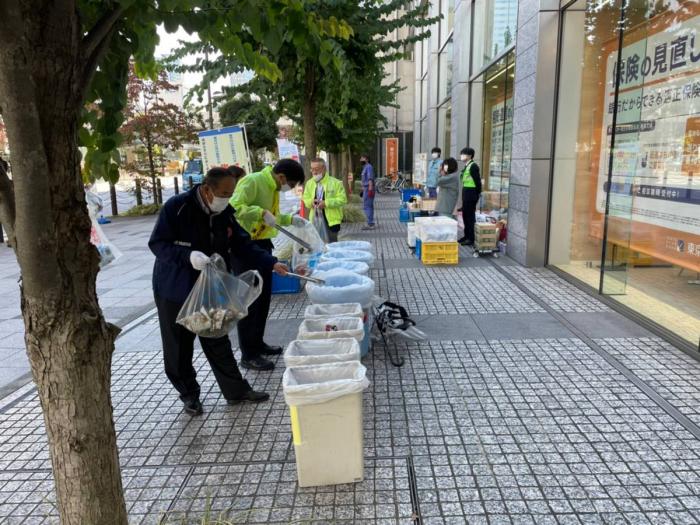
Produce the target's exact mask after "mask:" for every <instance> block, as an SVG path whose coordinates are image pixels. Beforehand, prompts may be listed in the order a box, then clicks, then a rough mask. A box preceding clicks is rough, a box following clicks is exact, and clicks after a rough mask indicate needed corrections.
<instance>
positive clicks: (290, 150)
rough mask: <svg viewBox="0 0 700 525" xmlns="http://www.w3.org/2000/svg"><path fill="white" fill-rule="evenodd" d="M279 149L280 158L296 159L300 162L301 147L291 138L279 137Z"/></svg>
mask: <svg viewBox="0 0 700 525" xmlns="http://www.w3.org/2000/svg"><path fill="white" fill-rule="evenodd" d="M285 134H286V133H285ZM277 150H278V152H279V158H280V159H294V160H296V161H297V162H299V159H300V157H299V148H298V147H297V145H296V144H294V142H292V141H291V140H288V139H286V138H279V139H277Z"/></svg>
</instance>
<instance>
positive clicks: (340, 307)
mask: <svg viewBox="0 0 700 525" xmlns="http://www.w3.org/2000/svg"><path fill="white" fill-rule="evenodd" d="M327 317H357V318H359V319H362V318H363V317H364V312H363V311H362V305H361V304H360V303H338V304H310V305H309V306H307V307H306V310H305V311H304V319H325V318H327Z"/></svg>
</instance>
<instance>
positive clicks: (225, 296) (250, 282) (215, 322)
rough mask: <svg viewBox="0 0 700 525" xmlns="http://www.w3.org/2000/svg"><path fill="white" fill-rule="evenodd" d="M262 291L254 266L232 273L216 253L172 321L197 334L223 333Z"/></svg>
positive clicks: (241, 315)
mask: <svg viewBox="0 0 700 525" xmlns="http://www.w3.org/2000/svg"><path fill="white" fill-rule="evenodd" d="M261 292H262V277H260V274H259V273H258V272H257V271H255V270H249V271H247V272H245V273H242V274H241V275H239V276H234V275H233V274H231V273H229V272H228V271H227V270H226V263H225V262H224V260H223V259H222V258H221V256H220V255H218V254H214V255H213V256H212V257H211V262H210V263H209V264H207V266H206V267H205V268H204V270H202V272H201V273H200V275H199V278H198V279H197V282H196V283H194V288H192V291H191V292H190V295H188V296H187V299H186V300H185V304H183V305H182V308H181V309H180V312H179V313H178V315H177V319H176V322H177V323H178V324H180V325H182V326H184V327H185V328H187V329H188V330H189V331H190V332H193V333H195V334H197V335H199V336H201V337H223V336H225V335H227V334H228V333H229V332H230V331H231V330H232V329H233V327H234V326H235V324H236V323H237V322H238V321H240V320H241V319H243V318H244V317H245V316H247V315H248V307H249V306H250V305H251V304H253V303H254V302H255V300H256V299H257V298H258V297H259V296H260V293H261Z"/></svg>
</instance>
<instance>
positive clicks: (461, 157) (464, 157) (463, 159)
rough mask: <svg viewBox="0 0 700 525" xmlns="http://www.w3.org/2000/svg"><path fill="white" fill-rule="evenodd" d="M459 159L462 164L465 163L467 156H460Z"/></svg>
mask: <svg viewBox="0 0 700 525" xmlns="http://www.w3.org/2000/svg"><path fill="white" fill-rule="evenodd" d="M459 158H460V159H462V162H467V156H466V155H461V156H460V157H459Z"/></svg>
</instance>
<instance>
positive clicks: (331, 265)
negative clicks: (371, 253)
mask: <svg viewBox="0 0 700 525" xmlns="http://www.w3.org/2000/svg"><path fill="white" fill-rule="evenodd" d="M331 270H347V271H349V272H354V273H359V274H360V275H367V274H368V273H369V266H368V265H367V263H363V262H361V261H342V260H338V261H326V262H322V263H318V264H317V265H316V271H318V272H329V271H331Z"/></svg>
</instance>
